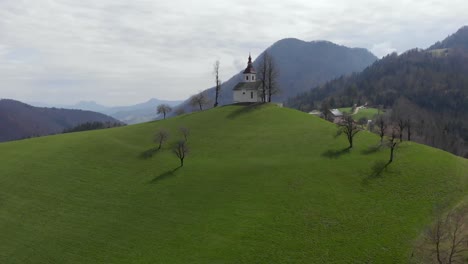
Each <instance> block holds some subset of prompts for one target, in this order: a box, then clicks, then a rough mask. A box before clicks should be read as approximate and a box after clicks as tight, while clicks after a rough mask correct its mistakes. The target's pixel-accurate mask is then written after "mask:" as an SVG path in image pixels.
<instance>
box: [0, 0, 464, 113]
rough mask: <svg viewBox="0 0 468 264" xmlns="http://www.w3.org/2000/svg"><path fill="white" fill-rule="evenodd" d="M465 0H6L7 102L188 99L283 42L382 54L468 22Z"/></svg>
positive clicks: (3, 75)
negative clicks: (216, 67) (215, 68)
mask: <svg viewBox="0 0 468 264" xmlns="http://www.w3.org/2000/svg"><path fill="white" fill-rule="evenodd" d="M467 10H468V1H466V0H440V1H439V0H433V1H409V0H393V1H387V0H384V1H381V0H354V1H349V0H325V1H321V0H315V1H310V0H289V1H276V0H274V1H272V0H268V1H265V0H236V1H207V0H197V1H193V0H192V1H188V0H187V1H183V0H169V1H167V0H165V1H161V0H79V1H78V0H0V98H13V99H17V100H21V101H26V102H45V103H52V104H58V103H64V104H71V103H75V102H78V101H80V100H94V101H97V102H99V103H102V104H106V105H127V104H133V103H137V102H142V101H146V100H148V99H150V98H152V97H156V98H160V99H185V98H187V97H188V96H189V95H191V94H193V93H196V92H197V91H200V90H203V89H206V88H208V87H211V86H213V82H214V81H213V76H212V65H213V63H214V61H215V60H217V59H219V60H220V61H221V76H222V78H223V80H227V79H228V78H229V77H231V76H232V75H234V74H235V73H237V72H238V71H239V70H241V69H242V68H243V67H245V63H246V61H245V60H246V57H247V56H248V53H249V52H252V55H253V56H256V55H258V54H259V53H260V52H262V51H263V50H264V49H266V48H267V47H269V46H270V45H271V44H273V43H274V42H276V41H277V40H280V39H283V38H286V37H294V38H299V39H302V40H306V41H312V40H329V41H332V42H335V43H337V44H342V45H346V46H350V47H363V48H367V49H369V50H370V51H371V52H373V53H374V54H375V55H377V56H379V57H381V56H383V55H385V54H387V53H389V52H392V51H397V52H403V51H405V50H407V49H410V48H414V47H420V48H426V47H428V46H429V45H431V44H432V43H434V42H436V41H437V40H442V39H443V38H445V37H447V35H449V34H452V33H454V32H455V31H456V30H457V29H458V28H460V27H461V26H463V25H466V24H468V16H467Z"/></svg>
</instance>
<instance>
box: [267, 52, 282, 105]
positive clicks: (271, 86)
mask: <svg viewBox="0 0 468 264" xmlns="http://www.w3.org/2000/svg"><path fill="white" fill-rule="evenodd" d="M267 59H268V60H267V86H266V87H267V91H268V92H267V93H268V102H271V97H272V96H273V95H275V94H277V93H278V92H279V91H280V90H279V87H278V76H279V71H278V68H277V66H276V63H275V60H274V58H273V57H272V56H268V58H267Z"/></svg>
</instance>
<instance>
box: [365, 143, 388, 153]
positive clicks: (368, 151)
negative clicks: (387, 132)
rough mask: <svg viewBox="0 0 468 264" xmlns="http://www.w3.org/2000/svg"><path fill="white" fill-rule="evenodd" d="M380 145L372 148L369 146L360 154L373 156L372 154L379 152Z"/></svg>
mask: <svg viewBox="0 0 468 264" xmlns="http://www.w3.org/2000/svg"><path fill="white" fill-rule="evenodd" d="M382 147H383V146H382V145H380V144H379V145H374V146H370V147H368V148H366V149H364V150H362V151H361V153H362V154H364V155H371V154H374V153H377V152H379V151H380V150H381V149H382Z"/></svg>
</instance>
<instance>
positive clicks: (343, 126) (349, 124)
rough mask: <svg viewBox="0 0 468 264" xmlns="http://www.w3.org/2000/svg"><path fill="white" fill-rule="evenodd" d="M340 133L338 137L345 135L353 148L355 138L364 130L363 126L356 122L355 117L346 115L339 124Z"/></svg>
mask: <svg viewBox="0 0 468 264" xmlns="http://www.w3.org/2000/svg"><path fill="white" fill-rule="evenodd" d="M337 125H338V133H337V135H341V134H345V136H346V138H347V139H348V142H349V148H350V149H351V148H353V139H354V136H355V135H356V134H357V133H359V132H361V131H362V130H363V128H362V126H360V125H358V124H356V122H354V120H353V117H352V116H351V115H350V114H345V115H344V116H343V119H342V120H341V121H340V122H338V124H337Z"/></svg>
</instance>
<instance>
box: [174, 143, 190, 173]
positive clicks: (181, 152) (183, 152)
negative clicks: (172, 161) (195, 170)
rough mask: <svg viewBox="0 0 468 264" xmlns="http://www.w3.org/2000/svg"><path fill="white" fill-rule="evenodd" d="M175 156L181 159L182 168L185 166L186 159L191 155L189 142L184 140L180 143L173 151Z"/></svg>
mask: <svg viewBox="0 0 468 264" xmlns="http://www.w3.org/2000/svg"><path fill="white" fill-rule="evenodd" d="M172 151H173V152H174V154H175V155H176V156H177V158H179V160H180V167H183V166H184V159H185V157H186V156H187V154H188V153H189V148H188V146H187V142H186V141H184V140H180V141H178V142H177V143H176V144H175V145H174V148H173V150H172Z"/></svg>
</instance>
